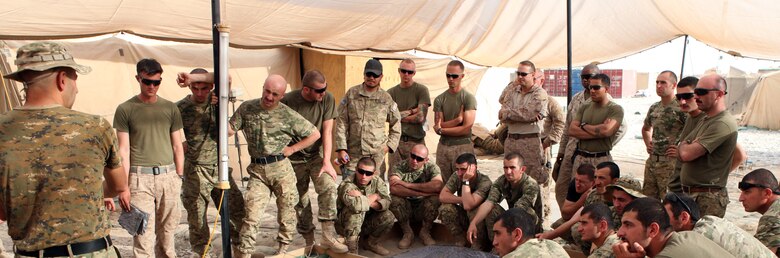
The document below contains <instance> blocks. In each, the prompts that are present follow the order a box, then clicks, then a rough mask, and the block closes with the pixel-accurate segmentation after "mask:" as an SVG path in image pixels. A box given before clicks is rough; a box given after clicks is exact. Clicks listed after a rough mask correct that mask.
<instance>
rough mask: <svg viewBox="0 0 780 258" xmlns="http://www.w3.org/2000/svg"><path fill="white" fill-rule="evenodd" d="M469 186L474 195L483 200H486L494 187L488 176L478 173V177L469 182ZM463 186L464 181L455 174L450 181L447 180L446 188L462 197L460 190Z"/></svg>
mask: <svg viewBox="0 0 780 258" xmlns="http://www.w3.org/2000/svg"><path fill="white" fill-rule="evenodd" d="M469 184H470V187H471V189H470V190H471V192H472V193H474V194H477V195H479V196H482V198H486V197H487V196H488V192H490V187H491V186H492V185H493V182H492V181H490V178H489V177H488V176H486V175H485V174H482V173H480V172H479V171H477V175H476V176H474V178H472V179H471V181H469ZM462 185H463V180H461V179H460V177H458V175H457V174H453V175H452V176H450V179H449V180H447V183H446V184H445V185H444V187H446V188H447V189H448V190H450V192H452V194H454V195H457V196H461V193H460V190H461V189H462Z"/></svg>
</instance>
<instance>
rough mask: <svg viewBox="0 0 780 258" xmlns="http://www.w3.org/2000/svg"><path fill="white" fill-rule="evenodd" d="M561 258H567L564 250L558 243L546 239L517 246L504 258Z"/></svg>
mask: <svg viewBox="0 0 780 258" xmlns="http://www.w3.org/2000/svg"><path fill="white" fill-rule="evenodd" d="M526 257H527V258H561V257H569V254H568V253H566V250H564V249H563V247H561V245H559V244H558V243H556V242H555V241H552V240H547V239H541V240H540V239H536V238H533V239H529V240H528V241H525V243H523V244H521V245H519V246H518V247H517V248H515V250H514V251H512V252H511V253H508V254H507V255H505V256H504V258H526Z"/></svg>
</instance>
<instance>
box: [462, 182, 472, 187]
mask: <svg viewBox="0 0 780 258" xmlns="http://www.w3.org/2000/svg"><path fill="white" fill-rule="evenodd" d="M463 185H465V186H468V187H471V183H469V181H463Z"/></svg>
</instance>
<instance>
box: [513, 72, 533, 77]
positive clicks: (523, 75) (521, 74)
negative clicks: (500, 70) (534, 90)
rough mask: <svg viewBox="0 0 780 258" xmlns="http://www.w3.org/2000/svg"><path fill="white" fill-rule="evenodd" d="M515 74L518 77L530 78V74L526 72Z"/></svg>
mask: <svg viewBox="0 0 780 258" xmlns="http://www.w3.org/2000/svg"><path fill="white" fill-rule="evenodd" d="M515 74H517V77H526V76H528V75H529V74H530V73H524V72H515Z"/></svg>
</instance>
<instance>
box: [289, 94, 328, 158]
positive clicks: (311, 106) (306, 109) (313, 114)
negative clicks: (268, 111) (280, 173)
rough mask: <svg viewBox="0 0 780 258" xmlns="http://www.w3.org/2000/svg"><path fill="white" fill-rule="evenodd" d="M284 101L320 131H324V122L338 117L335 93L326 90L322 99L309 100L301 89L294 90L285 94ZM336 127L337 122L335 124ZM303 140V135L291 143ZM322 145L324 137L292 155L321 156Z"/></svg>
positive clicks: (297, 156)
mask: <svg viewBox="0 0 780 258" xmlns="http://www.w3.org/2000/svg"><path fill="white" fill-rule="evenodd" d="M281 102H282V103H284V104H285V105H287V106H288V107H290V108H291V109H293V110H295V112H298V114H300V115H301V116H302V117H303V118H306V120H308V121H309V122H311V123H312V124H313V125H314V126H316V127H317V130H318V131H322V122H324V121H326V120H331V119H335V118H336V115H337V114H336V100H335V99H334V98H333V94H330V92H325V95H324V96H323V97H322V101H308V100H306V99H304V98H303V96H302V95H301V90H300V89H298V90H294V91H291V92H288V93H287V94H284V98H282V100H281ZM333 127H334V128H335V122H334V126H333ZM301 140H303V138H301V137H293V140H292V141H291V142H290V145H292V144H295V143H298V142H299V141H301ZM320 146H322V138H320V139H318V140H317V141H316V142H314V144H312V145H311V146H309V147H308V148H305V149H303V150H301V151H299V152H296V153H295V154H293V155H292V156H290V158H291V159H293V160H301V159H306V158H312V157H315V156H321V155H322V153H320Z"/></svg>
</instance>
